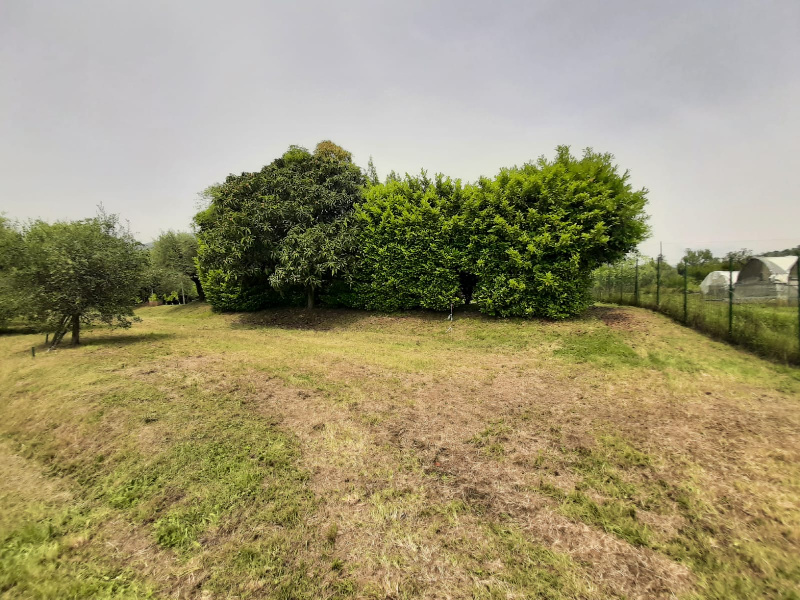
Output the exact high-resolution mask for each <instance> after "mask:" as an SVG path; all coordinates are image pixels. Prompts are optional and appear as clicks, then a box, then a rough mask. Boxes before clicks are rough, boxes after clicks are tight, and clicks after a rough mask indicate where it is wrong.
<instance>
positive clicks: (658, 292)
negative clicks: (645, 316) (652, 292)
mask: <svg viewBox="0 0 800 600" xmlns="http://www.w3.org/2000/svg"><path fill="white" fill-rule="evenodd" d="M660 306H661V255H660V254H659V255H658V262H657V263H656V307H660Z"/></svg>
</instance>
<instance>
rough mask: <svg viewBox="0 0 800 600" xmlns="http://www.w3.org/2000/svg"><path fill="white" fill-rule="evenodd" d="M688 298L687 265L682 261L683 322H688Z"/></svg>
mask: <svg viewBox="0 0 800 600" xmlns="http://www.w3.org/2000/svg"><path fill="white" fill-rule="evenodd" d="M688 297H689V265H688V264H687V263H686V261H685V260H684V261H683V322H684V323H688V322H689V305H688V303H687V300H688Z"/></svg>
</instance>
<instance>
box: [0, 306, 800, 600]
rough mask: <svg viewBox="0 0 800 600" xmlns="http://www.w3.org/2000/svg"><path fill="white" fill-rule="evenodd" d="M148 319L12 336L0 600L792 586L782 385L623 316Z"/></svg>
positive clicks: (498, 594) (756, 592)
mask: <svg viewBox="0 0 800 600" xmlns="http://www.w3.org/2000/svg"><path fill="white" fill-rule="evenodd" d="M138 314H139V316H140V317H141V318H142V322H140V323H137V324H135V325H134V326H133V327H132V328H131V329H130V330H127V331H113V332H110V331H108V330H103V329H96V330H94V331H91V332H86V334H85V335H84V336H82V337H83V339H84V341H85V345H83V346H80V347H78V348H75V349H73V348H70V347H68V346H66V347H64V348H63V349H60V350H57V351H55V352H49V353H48V352H45V349H44V347H43V345H42V344H43V342H44V339H43V337H42V336H39V335H35V336H34V335H22V334H7V335H2V336H0V414H1V415H2V418H0V596H2V597H3V598H54V599H56V598H58V599H64V598H199V599H203V600H209V599H212V598H350V597H353V598H392V599H400V598H628V599H632V598H674V597H678V598H720V599H722V598H725V599H730V598H783V599H788V598H800V592H798V590H800V370H798V369H792V368H788V367H781V366H778V365H774V364H771V363H768V362H765V361H762V360H760V359H758V358H755V357H754V356H752V355H749V354H747V353H744V352H742V351H739V350H737V349H734V348H731V347H729V346H726V345H724V344H721V343H717V342H714V341H711V340H709V339H707V338H705V337H703V336H702V335H700V334H698V333H696V332H693V331H691V330H688V329H685V328H683V327H681V326H679V325H677V324H675V323H673V322H671V321H669V320H668V319H667V318H665V317H663V316H660V315H657V314H654V313H650V312H648V311H645V310H641V309H636V308H616V307H610V306H604V307H597V308H594V309H592V310H591V311H590V312H589V313H588V314H587V315H586V316H585V317H583V318H581V319H576V320H572V321H568V322H563V323H550V322H540V321H528V322H526V321H519V320H493V319H488V318H483V317H479V316H477V315H458V314H457V315H456V320H455V322H454V323H452V327H451V324H450V323H449V322H447V321H445V320H444V318H443V317H442V315H432V314H424V313H414V314H406V315H399V316H382V315H375V314H369V313H361V312H350V311H332V310H324V309H323V310H318V311H312V312H307V311H303V310H279V311H271V312H264V313H259V314H255V315H219V314H213V313H212V312H211V311H210V309H209V308H208V307H207V306H204V305H189V306H185V307H180V306H179V307H167V306H163V307H154V308H145V309H142V310H140V311H139V312H138ZM33 345H36V346H37V350H38V352H37V355H36V357H35V358H32V357H31V352H30V349H31V346H33Z"/></svg>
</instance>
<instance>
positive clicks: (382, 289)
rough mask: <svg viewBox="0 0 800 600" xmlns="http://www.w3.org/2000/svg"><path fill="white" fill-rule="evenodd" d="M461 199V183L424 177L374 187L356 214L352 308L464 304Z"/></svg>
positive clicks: (408, 178)
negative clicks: (459, 243) (458, 239)
mask: <svg viewBox="0 0 800 600" xmlns="http://www.w3.org/2000/svg"><path fill="white" fill-rule="evenodd" d="M463 194H464V190H463V188H462V187H461V183H460V182H458V181H452V180H450V179H448V178H445V177H443V176H442V175H437V177H436V179H435V181H431V180H430V179H428V177H427V176H426V175H425V173H424V172H423V173H422V174H421V175H420V176H419V177H410V176H408V175H406V177H405V179H403V180H401V181H398V180H389V181H387V183H385V184H378V185H374V186H372V187H370V188H369V189H368V190H367V191H366V192H365V199H364V202H363V203H362V204H361V205H360V206H359V208H358V211H357V214H356V217H357V222H358V226H359V239H358V240H359V241H358V247H359V250H360V253H359V255H358V260H359V265H358V268H357V270H356V275H355V282H354V284H353V295H352V299H351V300H350V302H349V304H350V305H353V306H358V307H361V308H367V309H373V310H384V311H395V310H403V309H409V308H428V309H436V310H444V309H446V308H448V307H449V306H450V304H451V303H455V304H461V303H462V302H463V301H464V298H463V296H462V294H461V290H460V287H461V281H460V278H459V274H460V272H461V270H462V269H461V265H462V262H463V256H462V254H463V253H462V252H461V251H460V249H459V248H458V247H457V246H456V243H455V242H456V230H455V228H456V227H457V224H458V218H457V214H458V211H459V209H460V207H461V204H462V202H463Z"/></svg>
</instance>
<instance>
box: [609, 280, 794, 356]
mask: <svg viewBox="0 0 800 600" xmlns="http://www.w3.org/2000/svg"><path fill="white" fill-rule="evenodd" d="M604 291H606V290H596V292H597V294H596V298H598V299H601V300H604V301H608V302H614V303H619V304H624V305H629V306H642V307H646V308H650V309H652V310H658V311H660V312H663V313H664V314H666V315H669V316H670V317H672V318H673V319H676V320H677V321H678V322H680V323H684V322H685V323H686V324H687V325H689V326H691V327H693V328H695V329H697V330H699V331H703V332H705V333H708V334H710V335H712V336H714V337H716V338H717V339H722V340H727V341H730V342H733V343H735V344H738V345H741V346H742V347H744V348H747V349H749V350H752V351H753V352H756V353H757V354H759V355H761V356H764V357H767V358H772V359H774V360H777V361H780V362H782V363H784V364H794V365H800V334H798V327H800V315H798V308H797V303H796V301H795V300H794V299H793V300H792V301H791V302H788V303H787V302H778V301H769V300H764V301H763V302H761V303H759V302H738V301H737V302H734V304H733V322H732V323H731V322H730V321H729V318H730V315H729V309H730V306H729V304H728V300H726V299H725V298H722V299H718V300H710V299H708V298H705V297H704V296H703V295H702V294H700V293H699V291H693V292H690V293H689V294H688V296H687V298H686V313H684V296H683V290H682V289H663V290H662V293H661V295H660V303H659V302H658V296H657V295H656V292H655V291H654V290H652V289H650V290H647V291H642V292H641V293H640V294H639V298H638V301H637V298H636V296H635V294H634V293H633V291H632V290H628V291H626V292H624V293H622V294H619V293H617V294H613V293H611V294H609V293H603V292H604ZM684 318H685V321H684ZM731 325H732V329H733V332H732V334H731V333H730V332H729V327H730V326H731Z"/></svg>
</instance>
